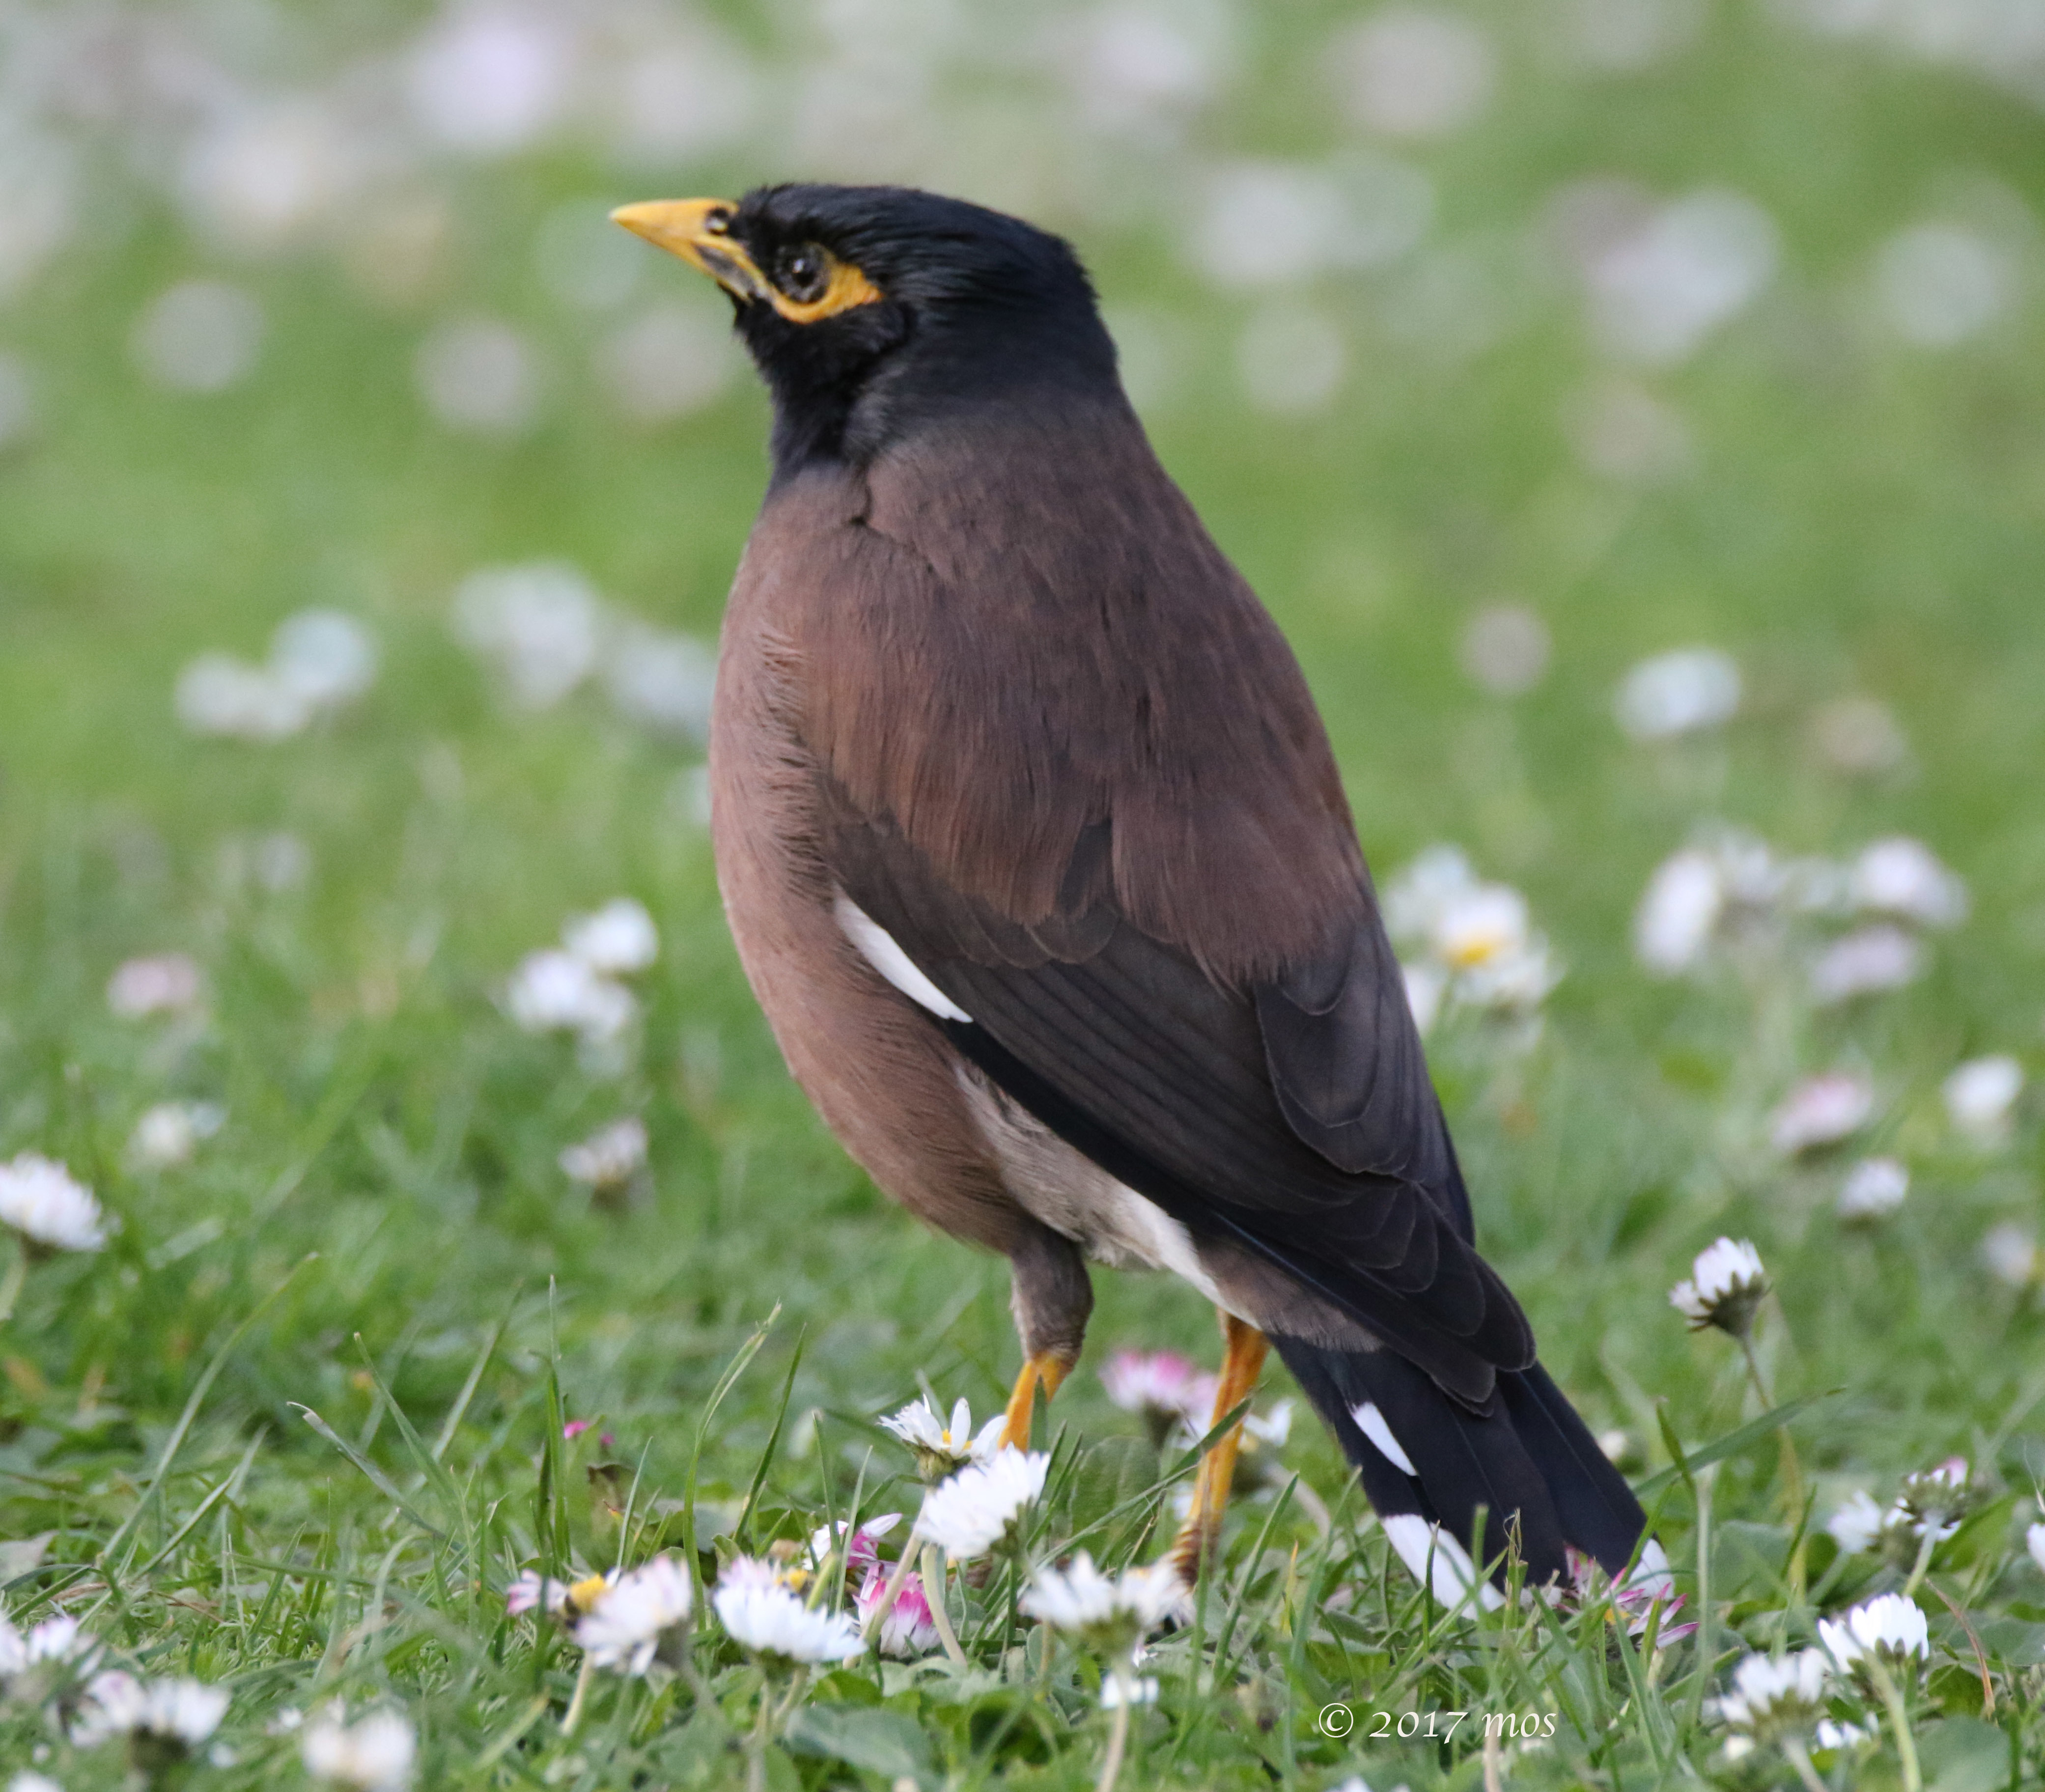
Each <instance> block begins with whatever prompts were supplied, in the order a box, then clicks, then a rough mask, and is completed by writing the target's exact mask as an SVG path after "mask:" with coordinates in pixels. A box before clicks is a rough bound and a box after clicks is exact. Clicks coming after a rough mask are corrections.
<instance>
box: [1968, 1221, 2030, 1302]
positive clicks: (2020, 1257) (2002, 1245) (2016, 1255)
mask: <svg viewBox="0 0 2045 1792" xmlns="http://www.w3.org/2000/svg"><path fill="white" fill-rule="evenodd" d="M1981 1262H1983V1263H1984V1264H1985V1265H1986V1266H1987V1268H1988V1272H1989V1274H1990V1275H1992V1276H1993V1277H1994V1278H1996V1280H1997V1281H2002V1282H2007V1283H2008V1285H2010V1286H2011V1287H2012V1288H2029V1287H2031V1286H2032V1285H2034V1284H2035V1283H2036V1282H2038V1281H2041V1280H2045V1258H2041V1255H2040V1253H2039V1249H2038V1241H2037V1239H2035V1238H2034V1237H2032V1235H2031V1234H2030V1233H2029V1232H2028V1231H2025V1230H2024V1227H2021V1226H2020V1225H2017V1224H2015V1223H2014V1222H2013V1221H2008V1220H2005V1222H2004V1223H2003V1224H2001V1225H2000V1226H1996V1227H1991V1228H1990V1230H1989V1234H1988V1235H1987V1236H1986V1237H1985V1238H1984V1239H1982V1240H1981Z"/></svg>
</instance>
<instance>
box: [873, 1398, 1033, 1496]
mask: <svg viewBox="0 0 2045 1792" xmlns="http://www.w3.org/2000/svg"><path fill="white" fill-rule="evenodd" d="M880 1423H881V1424H883V1425H884V1427H886V1428H887V1429H888V1430H889V1431H892V1432H894V1434H895V1436H897V1437H899V1438H900V1439H902V1441H903V1443H906V1444H907V1445H908V1446H909V1447H910V1449H911V1451H914V1452H915V1458H916V1470H917V1472H918V1473H919V1474H921V1475H922V1478H924V1479H925V1480H926V1481H939V1480H942V1478H944V1477H945V1476H946V1475H948V1474H951V1473H952V1472H953V1470H956V1469H961V1468H963V1467H965V1466H966V1465H967V1464H968V1463H984V1462H986V1461H987V1460H988V1459H990V1458H991V1457H992V1455H994V1452H995V1451H996V1449H997V1448H998V1447H999V1440H1000V1437H1001V1431H1002V1427H1003V1424H1006V1423H1007V1420H1006V1419H1005V1418H1004V1416H1003V1415H1002V1414H1001V1413H999V1412H997V1413H996V1414H995V1415H994V1416H993V1417H992V1418H991V1419H989V1420H988V1421H987V1423H986V1424H984V1425H983V1426H982V1427H981V1428H980V1430H979V1431H977V1432H976V1431H974V1429H973V1428H972V1407H971V1405H969V1404H968V1403H967V1402H966V1401H965V1400H964V1399H961V1400H960V1401H958V1402H957V1405H954V1406H953V1408H952V1412H951V1418H950V1420H949V1422H947V1421H946V1420H945V1419H943V1418H942V1417H941V1416H939V1415H938V1410H937V1409H936V1408H935V1407H934V1406H932V1405H931V1404H930V1401H929V1400H928V1399H927V1398H924V1399H918V1400H912V1401H910V1403H909V1404H908V1405H907V1406H904V1407H903V1408H902V1409H900V1411H899V1412H891V1413H889V1414H888V1416H887V1417H885V1418H884V1419H883V1420H881V1421H880Z"/></svg>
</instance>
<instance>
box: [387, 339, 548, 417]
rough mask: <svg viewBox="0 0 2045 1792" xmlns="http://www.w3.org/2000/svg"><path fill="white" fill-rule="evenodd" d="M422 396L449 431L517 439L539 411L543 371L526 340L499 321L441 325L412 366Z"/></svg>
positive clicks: (423, 344)
mask: <svg viewBox="0 0 2045 1792" xmlns="http://www.w3.org/2000/svg"><path fill="white" fill-rule="evenodd" d="M412 367H413V372H414V376H415V377H416V379H417V380H418V388H419V395H420V397H421V398H422V399H425V401H426V408H427V409H428V410H430V411H432V413H433V415H434V416H435V417H436V418H437V419H438V420H439V421H440V422H441V423H443V424H444V425H445V426H447V427H448V428H449V429H450V430H457V431H460V432H462V433H464V434H473V435H483V436H514V435H518V434H520V433H521V432H522V431H523V430H525V429H526V427H527V426H529V425H530V423H531V422H532V421H533V416H534V414H535V413H536V412H537V410H538V408H539V401H540V372H539V367H538V364H537V362H536V361H535V360H534V358H533V350H532V349H531V347H530V345H528V344H527V342H526V338H525V337H523V336H522V335H521V334H520V333H518V331H517V330H516V329H513V328H512V326H510V325H509V324H507V323H504V322H500V321H499V320H498V319H496V318H458V319H456V320H455V321H454V322H450V323H446V324H443V325H441V326H440V327H439V328H438V329H435V330H434V331H433V332H432V333H431V334H429V336H428V337H426V340H425V341H423V342H422V343H421V344H420V345H419V352H418V356H416V357H415V359H414V361H413V364H412Z"/></svg>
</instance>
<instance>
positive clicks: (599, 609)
mask: <svg viewBox="0 0 2045 1792" xmlns="http://www.w3.org/2000/svg"><path fill="white" fill-rule="evenodd" d="M454 627H455V633H456V635H457V636H458V637H459V638H460V640H461V641H462V642H463V643H464V645H465V646H468V647H469V648H470V649H472V650H473V651H475V652H476V653H479V654H480V655H481V656H482V657H483V658H485V659H486V660H488V661H490V662H491V664H492V665H493V666H494V667H495V669H496V671H497V672H498V673H499V676H502V678H503V680H504V684H505V686H506V689H507V691H508V692H509V693H510V697H511V699H512V701H513V702H514V703H517V704H518V705H519V707H522V708H525V709H546V708H549V707H552V706H553V704H555V703H559V702H560V700H561V699H562V698H564V697H565V696H567V695H568V693H569V692H571V691H572V690H574V689H575V688H576V686H577V685H578V684H581V683H582V681H583V680H584V679H585V678H587V676H589V675H590V673H591V672H593V671H595V669H596V663H597V657H598V654H599V652H600V651H601V649H602V647H603V634H604V618H603V603H602V602H601V600H600V599H599V598H598V596H597V595H596V591H595V588H594V587H593V586H592V585H591V584H590V582H589V580H587V579H586V578H585V577H583V574H582V572H580V569H578V568H576V567H574V566H572V565H568V563H567V562H566V561H534V562H532V563H530V564H528V565H521V566H492V567H486V568H483V569H482V570H481V571H479V572H472V573H470V574H469V576H468V577H467V578H466V579H464V580H462V582H461V585H460V589H459V590H457V591H456V593H455V598H454Z"/></svg>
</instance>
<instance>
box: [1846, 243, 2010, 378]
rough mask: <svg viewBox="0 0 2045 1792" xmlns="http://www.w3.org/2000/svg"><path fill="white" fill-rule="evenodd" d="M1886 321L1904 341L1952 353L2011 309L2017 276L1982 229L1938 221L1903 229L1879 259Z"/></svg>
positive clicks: (1877, 281) (1879, 294)
mask: <svg viewBox="0 0 2045 1792" xmlns="http://www.w3.org/2000/svg"><path fill="white" fill-rule="evenodd" d="M1874 283H1875V294H1876V296H1877V299H1879V300H1880V301H1881V310H1882V314H1883V315H1884V316H1885V318H1887V320H1888V322H1889V326H1890V327H1891V328H1893V329H1894V330H1895V331H1896V333H1897V334H1898V335H1899V336H1901V337H1904V339H1905V340H1906V341H1911V342H1915V343H1916V344H1918V345H1920V346H1921V347H1924V348H1927V349H1950V348H1951V347H1953V346H1954V345H1955V344H1957V343H1960V342H1964V341H1966V339H1967V338H1968V337H1970V336H1978V335H1979V334H1980V333H1981V331H1982V330H1984V329H1986V328H1987V327H1988V326H1989V325H1990V324H1992V323H1993V322H1995V320H1996V319H1997V318H1999V317H2001V315H2002V314H2003V313H2004V312H2005V311H2006V310H2008V308H2009V304H2010V300H2011V299H2012V295H2013V292H2014V289H2015V287H2016V270H2015V268H2013V267H2012V264H2011V260H2010V257H2009V256H2008V253H2007V252H2005V250H2003V249H2001V247H2000V246H1999V245H1997V244H1995V243H1993V242H1991V241H1989V239H1988V238H1987V237H1984V236H1983V235H1982V234H1981V233H1980V232H1979V231H1978V230H1974V229H1969V228H1968V227H1967V226H1966V225H1964V224H1949V223H1941V222H1929V223H1924V224H1916V225H1912V226H1911V227H1910V228H1909V229H1905V230H1899V231H1898V232H1897V233H1896V234H1895V235H1894V236H1893V237H1890V238H1889V241H1887V242H1885V243H1884V244H1883V245H1881V251H1880V252H1879V253H1878V254H1877V256H1876V258H1875V269H1874Z"/></svg>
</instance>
